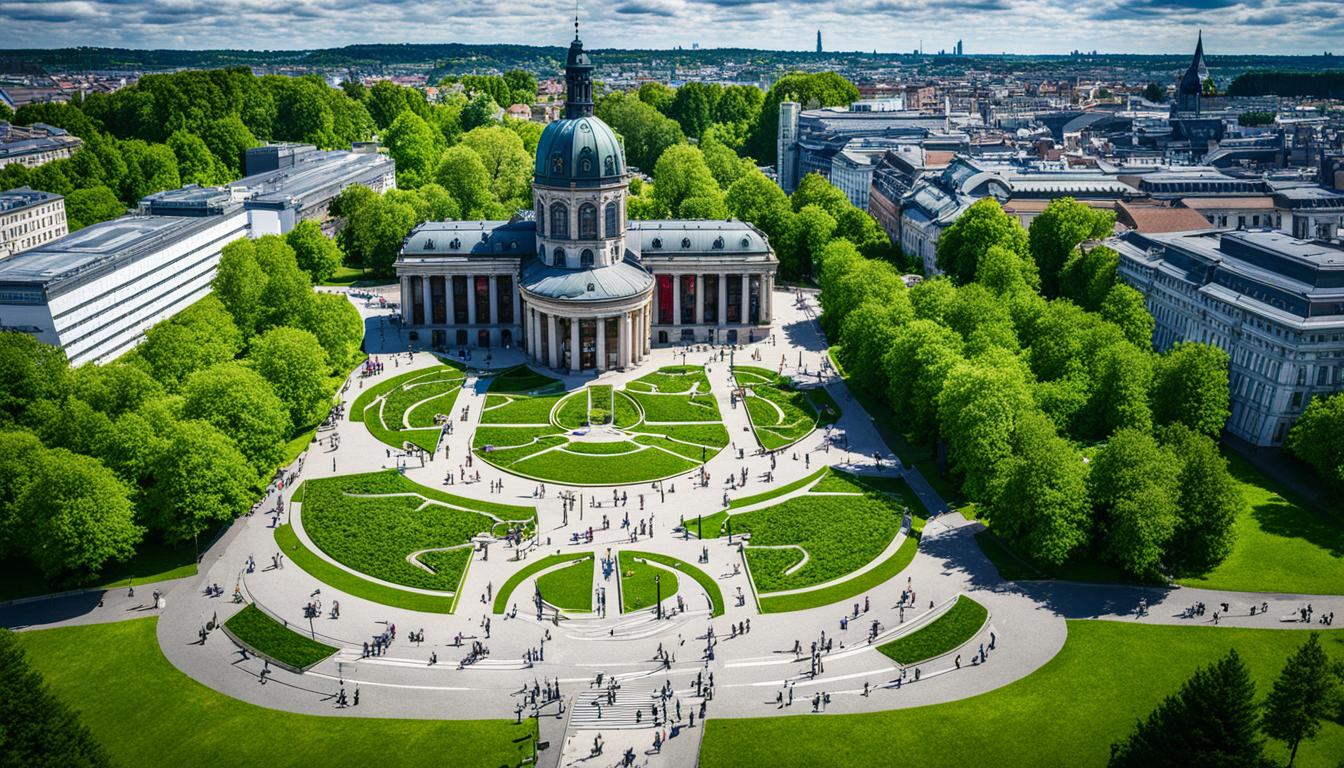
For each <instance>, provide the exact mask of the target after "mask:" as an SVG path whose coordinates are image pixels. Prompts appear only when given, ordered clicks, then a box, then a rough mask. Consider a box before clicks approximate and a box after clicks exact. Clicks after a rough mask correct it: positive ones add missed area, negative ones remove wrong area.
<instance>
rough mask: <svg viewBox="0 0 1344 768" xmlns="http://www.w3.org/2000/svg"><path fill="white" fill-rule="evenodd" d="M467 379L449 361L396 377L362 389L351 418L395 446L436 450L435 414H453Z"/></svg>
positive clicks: (352, 408)
mask: <svg viewBox="0 0 1344 768" xmlns="http://www.w3.org/2000/svg"><path fill="white" fill-rule="evenodd" d="M464 379H465V376H464V374H463V373H462V369H461V368H459V367H458V366H457V365H448V364H445V365H437V366H433V367H431V368H424V369H420V370H416V371H410V372H408V373H403V374H401V375H399V376H393V377H392V378H391V379H388V380H387V381H383V382H380V383H379V384H377V385H375V386H373V387H370V388H368V389H366V390H364V391H363V392H361V393H360V394H359V397H357V398H355V402H354V404H353V405H352V406H351V408H350V419H351V420H352V421H362V422H364V425H365V426H366V427H367V428H368V430H369V433H370V434H372V435H373V436H374V437H376V438H378V440H379V441H380V442H383V443H386V444H387V445H390V446H392V447H393V448H401V447H402V446H403V445H404V444H405V443H411V444H412V445H416V446H419V447H420V448H423V449H425V450H426V451H432V450H434V448H435V446H436V445H437V444H438V441H439V428H438V426H437V425H436V424H435V423H434V417H435V416H436V415H438V414H440V413H444V414H451V413H452V411H453V404H454V402H455V401H456V400H457V395H458V392H459V390H461V388H462V382H463V381H464ZM407 424H409V425H410V427H409V428H407Z"/></svg>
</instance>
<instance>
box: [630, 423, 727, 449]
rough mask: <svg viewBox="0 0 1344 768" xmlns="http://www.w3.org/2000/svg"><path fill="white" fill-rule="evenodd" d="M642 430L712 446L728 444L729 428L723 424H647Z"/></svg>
mask: <svg viewBox="0 0 1344 768" xmlns="http://www.w3.org/2000/svg"><path fill="white" fill-rule="evenodd" d="M639 431H640V432H644V433H646V434H651V435H664V436H666V437H670V438H672V439H673V440H680V441H682V442H685V443H696V444H699V445H707V446H709V447H710V448H726V447H727V446H728V429H727V428H726V427H724V426H723V425H722V424H667V425H662V424H660V425H658V426H649V425H648V424H645V425H644V426H643V427H641V428H640V430H639Z"/></svg>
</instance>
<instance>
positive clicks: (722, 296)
mask: <svg viewBox="0 0 1344 768" xmlns="http://www.w3.org/2000/svg"><path fill="white" fill-rule="evenodd" d="M727 324H728V276H727V275H719V327H720V328H722V327H723V326H725V325H727ZM720 342H722V339H720Z"/></svg>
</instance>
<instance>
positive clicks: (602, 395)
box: [588, 384, 616, 424]
mask: <svg viewBox="0 0 1344 768" xmlns="http://www.w3.org/2000/svg"><path fill="white" fill-rule="evenodd" d="M614 391H615V390H614V389H613V388H612V386H611V385H610V384H594V385H592V386H590V387H588V423H589V424H606V423H608V422H610V421H611V418H612V413H613V412H614V411H615V409H616V404H615V402H614V400H613V395H612V393H613V392H614Z"/></svg>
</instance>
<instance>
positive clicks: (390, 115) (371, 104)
mask: <svg viewBox="0 0 1344 768" xmlns="http://www.w3.org/2000/svg"><path fill="white" fill-rule="evenodd" d="M362 101H363V102H364V108H365V109H367V110H368V112H369V117H370V118H372V119H373V124H374V126H375V127H377V129H378V130H380V131H382V130H386V129H387V128H388V126H390V125H392V124H393V123H395V122H396V121H397V118H399V117H401V116H402V115H404V114H406V113H407V112H410V113H412V114H415V115H417V116H419V117H424V116H425V115H427V114H429V105H428V104H427V103H426V102H425V96H424V94H423V93H421V92H420V91H419V90H417V89H415V88H406V87H403V86H400V85H397V84H396V83H394V82H392V81H391V80H379V81H378V82H376V83H374V84H373V87H371V88H369V89H368V94H367V96H366V97H365V98H364V99H363V100H362ZM398 170H400V168H398Z"/></svg>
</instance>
